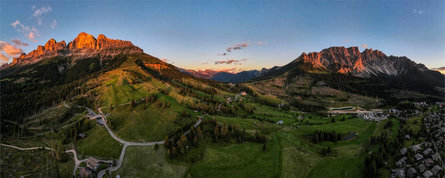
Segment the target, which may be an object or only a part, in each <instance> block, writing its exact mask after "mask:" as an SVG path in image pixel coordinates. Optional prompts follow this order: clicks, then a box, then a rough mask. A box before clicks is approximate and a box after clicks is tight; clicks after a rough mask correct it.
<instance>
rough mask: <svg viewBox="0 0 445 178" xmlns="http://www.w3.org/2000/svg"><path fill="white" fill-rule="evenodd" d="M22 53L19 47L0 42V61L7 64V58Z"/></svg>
mask: <svg viewBox="0 0 445 178" xmlns="http://www.w3.org/2000/svg"><path fill="white" fill-rule="evenodd" d="M22 53H23V51H22V49H20V48H19V47H16V46H14V45H11V44H10V43H8V42H5V41H0V60H2V61H5V62H7V61H9V58H11V57H16V56H19V55H20V54H22Z"/></svg>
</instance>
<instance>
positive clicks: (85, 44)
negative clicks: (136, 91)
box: [11, 32, 143, 65]
mask: <svg viewBox="0 0 445 178" xmlns="http://www.w3.org/2000/svg"><path fill="white" fill-rule="evenodd" d="M120 53H126V54H131V53H143V51H142V49H140V48H138V47H136V46H134V45H133V44H132V43H131V42H130V41H123V40H117V39H109V38H107V37H106V36H105V35H103V34H100V35H98V36H97V39H96V38H95V37H94V36H93V35H90V34H88V33H85V32H82V33H80V34H79V35H77V37H76V38H75V39H74V40H73V41H71V42H69V43H68V45H67V44H66V43H65V41H60V42H57V41H56V40H55V39H50V40H48V42H46V44H45V46H38V47H37V49H36V50H34V51H31V52H30V53H28V54H22V55H21V56H20V57H17V58H14V59H13V62H12V63H11V65H15V64H30V63H34V62H37V61H39V60H41V59H43V58H47V57H54V56H71V57H73V58H85V57H92V56H95V55H98V54H101V56H108V55H110V56H115V55H118V54H120Z"/></svg>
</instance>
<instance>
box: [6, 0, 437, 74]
mask: <svg viewBox="0 0 445 178" xmlns="http://www.w3.org/2000/svg"><path fill="white" fill-rule="evenodd" d="M0 5H1V12H0V15H1V17H0V23H1V24H0V30H1V31H0V32H1V33H0V41H2V44H5V43H8V44H11V45H15V47H18V48H21V49H22V50H23V51H24V52H26V53H28V52H30V51H31V50H33V49H35V48H36V47H37V46H38V45H44V44H45V43H46V41H48V40H49V39H50V38H54V39H56V40H57V41H61V40H65V41H66V42H69V41H71V40H73V39H74V38H75V37H76V36H77V34H79V33H80V32H87V33H90V34H92V35H94V36H97V35H98V34H105V35H106V36H107V37H109V38H113V39H122V40H129V41H132V42H133V43H134V44H135V45H137V46H139V47H141V48H142V49H143V50H144V51H145V52H146V53H148V54H151V55H153V56H156V57H159V58H163V59H167V61H168V62H170V63H173V64H174V65H176V66H179V67H184V68H192V69H220V70H223V69H226V70H229V69H230V70H231V71H238V70H245V69H260V68H262V67H272V66H275V65H285V64H287V63H289V62H291V61H292V60H293V59H295V58H297V57H298V56H299V55H300V54H301V53H302V52H313V51H320V50H322V49H324V48H328V47H330V46H345V47H349V46H359V47H360V50H364V49H365V46H366V47H367V48H373V49H379V50H381V51H383V52H384V53H386V54H387V55H397V56H407V57H409V58H410V59H412V60H414V61H416V62H418V63H423V64H425V65H426V66H427V67H430V68H433V67H441V66H445V1H443V0H439V1H333V2H331V1H260V2H253V1H167V2H160V1H130V2H125V1H1V2H0ZM17 22H19V23H17ZM14 26H15V27H14ZM30 33H32V34H31V35H30ZM12 40H20V42H21V43H27V44H28V46H23V45H20V44H19V43H13V41H12ZM16 42H17V41H16ZM243 43H244V44H246V45H247V46H246V45H244V46H242V44H243ZM236 46H238V47H240V48H241V49H239V50H231V52H227V50H226V49H227V48H229V47H236ZM2 53H3V55H8V54H6V51H5V50H4V51H2ZM223 53H226V55H225V56H223V55H222V54H223ZM9 54H10V55H9V56H7V57H11V56H12V55H13V54H12V53H9ZM227 60H233V61H237V62H233V63H230V64H227V63H223V64H215V61H227Z"/></svg>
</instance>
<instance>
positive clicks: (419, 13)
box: [413, 9, 424, 15]
mask: <svg viewBox="0 0 445 178" xmlns="http://www.w3.org/2000/svg"><path fill="white" fill-rule="evenodd" d="M413 13H414V14H417V15H422V14H423V13H424V11H423V10H420V9H413Z"/></svg>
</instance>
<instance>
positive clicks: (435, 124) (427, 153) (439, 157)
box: [391, 112, 445, 178]
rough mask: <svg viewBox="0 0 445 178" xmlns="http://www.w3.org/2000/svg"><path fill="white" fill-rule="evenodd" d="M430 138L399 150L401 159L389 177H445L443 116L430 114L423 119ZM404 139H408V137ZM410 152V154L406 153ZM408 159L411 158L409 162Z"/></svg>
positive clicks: (444, 118) (444, 126)
mask: <svg viewBox="0 0 445 178" xmlns="http://www.w3.org/2000/svg"><path fill="white" fill-rule="evenodd" d="M423 120H424V124H425V128H426V131H427V133H429V134H430V136H431V138H430V139H428V140H429V141H426V142H424V143H420V144H417V145H413V146H409V147H405V148H402V149H400V153H401V155H402V158H400V159H399V160H398V161H397V162H396V167H397V168H395V169H392V176H391V177H399V178H404V177H424V178H430V177H438V178H442V177H445V172H444V169H445V163H444V160H443V155H444V154H445V153H444V152H445V150H444V149H443V148H444V146H445V114H444V113H438V112H436V113H431V114H429V115H428V116H426V117H425V118H424V119H423ZM405 139H410V137H409V135H406V136H405ZM408 152H410V153H408ZM409 157H412V158H411V160H410V158H409Z"/></svg>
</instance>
